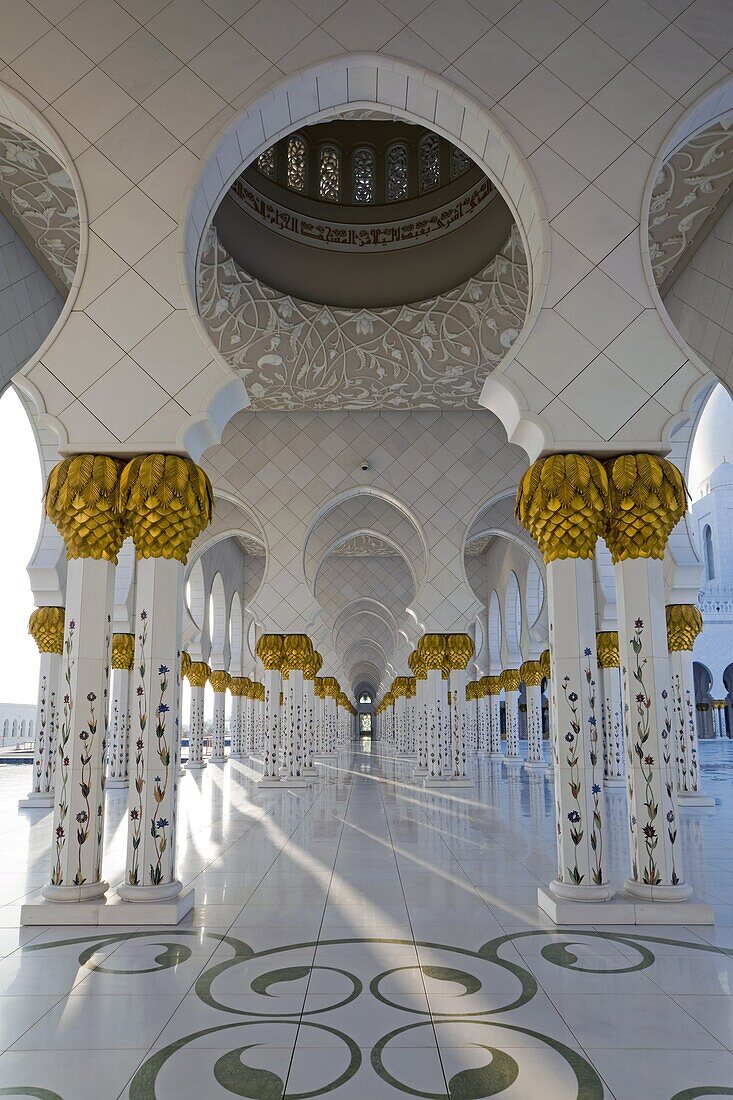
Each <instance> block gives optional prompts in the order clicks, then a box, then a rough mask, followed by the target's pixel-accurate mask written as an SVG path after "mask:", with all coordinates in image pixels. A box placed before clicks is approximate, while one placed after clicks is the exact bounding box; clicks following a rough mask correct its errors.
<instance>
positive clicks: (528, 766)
mask: <svg viewBox="0 0 733 1100" xmlns="http://www.w3.org/2000/svg"><path fill="white" fill-rule="evenodd" d="M524 770H525V771H526V772H545V771H547V762H546V761H545V760H525V762H524Z"/></svg>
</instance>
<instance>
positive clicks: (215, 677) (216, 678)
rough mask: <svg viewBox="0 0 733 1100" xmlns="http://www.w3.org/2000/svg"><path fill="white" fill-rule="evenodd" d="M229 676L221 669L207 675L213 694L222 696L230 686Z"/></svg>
mask: <svg viewBox="0 0 733 1100" xmlns="http://www.w3.org/2000/svg"><path fill="white" fill-rule="evenodd" d="M231 680H232V678H231V676H230V675H229V673H228V672H225V671H223V670H221V669H214V670H213V671H212V672H211V673H209V683H210V684H211V686H212V688H213V689H214V694H222V693H223V692H225V691H226V690H227V688H228V687H229V685H230V684H231Z"/></svg>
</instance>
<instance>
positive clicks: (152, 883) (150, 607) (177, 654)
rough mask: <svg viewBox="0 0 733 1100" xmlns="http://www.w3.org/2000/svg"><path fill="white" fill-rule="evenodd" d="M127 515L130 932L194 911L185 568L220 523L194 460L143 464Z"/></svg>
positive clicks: (129, 490)
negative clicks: (187, 865)
mask: <svg viewBox="0 0 733 1100" xmlns="http://www.w3.org/2000/svg"><path fill="white" fill-rule="evenodd" d="M120 498H121V507H122V509H123V511H124V513H125V519H126V526H127V529H128V530H129V531H130V533H131V535H132V538H133V541H134V543H135V550H136V553H137V559H138V560H137V570H136V585H135V619H136V623H137V632H136V640H135V666H134V673H133V675H134V682H135V685H136V686H135V695H136V696H137V699H138V710H137V716H133V726H132V730H133V736H134V739H135V753H134V757H133V758H132V759H131V764H130V773H131V781H130V802H129V806H130V810H129V828H128V840H127V866H126V870H125V882H124V884H123V885H121V886H118V888H117V893H118V894H119V896H120V897H121V898H122V900H123V902H125V903H127V904H129V905H130V910H129V913H127V914H125V915H124V916H123V917H122V921H121V923H132V922H138V923H141V924H147V923H153V924H159V923H160V924H163V923H166V924H169V923H173V924H175V923H176V922H177V921H179V920H180V919H181V917H183V916H184V915H185V914H186V913H187V912H189V911H190V910H191V909H192V907H193V902H194V895H193V891H192V890H187V891H186V892H185V893H183V892H182V891H183V884H182V882H181V881H180V879H178V878H177V877H176V825H177V789H178V765H179V755H180V742H181V736H180V732H181V731H180V721H179V714H180V691H181V648H182V645H181V635H182V625H183V589H184V565H185V562H186V558H187V555H188V551H189V549H190V547H191V543H192V542H193V540H194V539H195V538H196V536H197V535H199V534H200V533H201V531H203V530H204V529H205V528H206V527H207V526H208V525H209V523H210V521H211V506H212V491H211V485H210V483H209V479H208V478H207V477H206V475H205V474H204V472H203V470H201V469H200V468H199V467H198V466H196V464H195V463H194V462H191V460H190V459H184V458H180V457H178V456H177V455H162V454H152V455H141V456H139V457H138V458H134V459H132V461H131V462H129V463H128V464H127V466H126V467H125V469H124V470H123V472H122V476H121V478H120Z"/></svg>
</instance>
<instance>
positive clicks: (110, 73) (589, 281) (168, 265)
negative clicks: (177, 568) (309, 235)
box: [0, 0, 733, 455]
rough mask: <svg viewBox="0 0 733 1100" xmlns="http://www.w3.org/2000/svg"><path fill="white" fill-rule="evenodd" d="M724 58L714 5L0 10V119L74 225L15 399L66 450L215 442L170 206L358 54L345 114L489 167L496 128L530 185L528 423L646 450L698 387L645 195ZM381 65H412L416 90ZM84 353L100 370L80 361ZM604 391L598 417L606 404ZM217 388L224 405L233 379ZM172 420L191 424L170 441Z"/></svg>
mask: <svg viewBox="0 0 733 1100" xmlns="http://www.w3.org/2000/svg"><path fill="white" fill-rule="evenodd" d="M214 9H216V10H214ZM681 9H682V10H681ZM732 47H733V14H732V13H731V11H730V10H729V6H728V5H720V4H717V5H715V6H711V0H693V2H692V3H690V4H688V5H685V6H682V5H680V4H677V3H670V0H651V2H649V3H647V2H645V0H605V2H604V0H560V2H557V0H482V2H480V3H479V0H476V2H474V3H469V2H468V0H433V3H429V2H428V0H425V2H424V3H423V0H417V2H415V0H409V2H408V0H386V3H384V4H383V3H381V2H380V0H362V2H357V0H347V2H346V3H345V4H342V5H340V6H339V7H338V8H334V7H333V5H332V4H328V3H327V4H325V5H317V6H314V5H313V3H312V0H259V3H254V4H249V3H245V4H243V3H241V2H237V0H235V2H234V3H230V2H225V0H213V6H212V5H207V4H204V3H203V2H202V0H171V2H170V3H165V2H164V0H152V2H149V3H142V2H141V0H122V2H121V3H118V2H117V0H84V2H83V3H82V2H79V3H77V0H64V2H63V3H59V2H58V0H37V3H36V4H35V5H29V3H28V0H5V3H4V5H3V36H2V42H1V43H0V66H1V67H0V83H2V84H3V85H4V90H3V89H0V117H1V118H2V119H3V120H6V121H7V120H9V119H11V117H12V118H14V119H15V121H16V122H18V119H19V116H20V115H21V114H24V118H25V123H24V124H23V125H22V126H21V128H23V129H25V130H32V129H33V128H34V127H35V128H36V130H37V131H38V132H39V133H40V132H41V131H48V132H49V133H51V130H50V129H49V128H55V130H57V131H58V134H59V135H60V142H58V141H57V144H58V145H59V148H60V149H61V150H63V146H64V145H65V146H66V149H67V151H68V154H69V159H71V158H73V166H74V169H75V171H78V175H79V177H80V179H81V183H82V185H83V193H84V199H85V205H86V207H88V211H89V221H90V225H89V255H88V260H87V264H86V269H85V272H84V279H83V284H84V285H83V287H82V289H81V292H80V294H79V296H78V299H77V300H76V302H75V309H74V315H73V316H72V318H70V320H69V322H68V323H66V324H65V325H64V328H63V331H62V332H61V333H60V334H59V337H58V338H57V340H56V342H55V343H54V345H53V348H52V349H51V350H52V351H55V354H54V355H49V357H48V362H46V358H45V356H43V357H42V359H41V362H39V363H36V364H35V365H32V366H30V367H29V368H28V371H27V374H28V384H27V392H28V394H29V395H30V396H31V397H33V395H34V393H35V394H36V396H37V401H38V407H39V409H40V411H42V412H43V414H44V416H46V417H47V418H48V422H49V423H56V425H57V431H58V432H59V434H60V435H61V436H62V437H63V438H68V440H70V443H71V445H72V446H74V445H75V444H79V443H80V442H82V441H84V442H86V443H88V442H89V441H90V440H96V441H97V443H98V445H99V446H100V447H101V446H107V447H109V448H111V449H118V450H123V449H127V450H130V449H135V448H138V449H142V448H144V447H146V446H148V447H149V446H150V445H151V443H153V442H155V444H156V445H160V446H163V445H169V446H172V445H174V444H175V442H176V440H177V439H178V437H179V434H180V438H181V439H183V438H185V439H186V440H188V441H189V442H190V445H191V447H192V449H193V451H194V453H195V454H197V455H199V454H201V453H202V451H203V450H204V449H205V448H206V447H207V446H209V445H210V444H211V441H212V439H213V438H216V436H217V433H218V432H219V431H220V430H221V427H222V423H223V421H224V419H225V417H223V416H222V415H221V401H222V398H221V390H222V387H226V386H229V385H230V379H229V376H228V375H227V374H226V373H225V372H224V371H223V368H222V364H221V363H220V362H218V361H217V359H216V358H215V357H214V355H213V354H212V350H213V349H211V348H209V347H207V345H206V344H205V343H203V342H201V341H200V339H199V337H200V334H199V332H198V330H197V328H196V325H195V322H192V319H191V317H190V316H189V314H188V311H187V309H186V304H185V300H184V297H183V295H182V292H181V287H180V280H179V277H178V266H177V263H178V261H177V247H178V243H179V229H180V230H181V232H182V233H185V231H186V230H185V228H184V229H181V226H180V223H181V219H182V213H181V211H182V207H183V200H184V195H185V193H186V189H187V188H188V187H189V186H191V185H193V183H194V182H195V181H196V180H197V178H198V177H199V176H202V175H203V169H205V168H206V169H207V170H208V168H209V167H210V165H209V164H208V163H205V162H204V155H205V154H206V153H207V150H208V149H209V147H210V144H211V142H212V140H213V139H215V138H216V136H217V135H220V134H221V133H222V131H223V129H225V128H226V127H227V126H228V125H229V124H230V123H231V122H232V121H233V119H234V118H235V117H236V116H237V115H239V114H241V112H242V110H243V109H244V108H245V107H248V106H249V107H251V112H250V114H249V115H248V116H247V120H245V121H246V122H247V124H249V122H250V121H251V123H252V125H253V126H254V125H257V126H259V127H260V132H261V133H262V135H263V139H266V137H267V134H268V133H274V132H276V131H277V129H278V128H279V127H289V126H291V125H295V123H294V121H293V118H292V114H297V113H298V111H301V112H303V111H305V112H307V111H310V110H313V109H319V108H322V109H324V110H328V109H329V108H328V104H329V103H334V105H335V106H336V107H338V108H339V109H340V110H343V109H346V107H347V106H348V104H347V103H345V102H343V99H344V96H343V94H342V92H341V90H340V85H341V83H344V82H345V79H344V69H343V67H341V68H339V66H338V63H337V62H334V61H333V60H332V59H333V58H335V57H337V56H338V55H340V54H342V53H343V52H344V51H349V52H352V53H358V52H359V51H361V53H360V54H359V60H360V61H361V62H362V64H361V69H359V67H358V66H357V65H354V69H353V73H352V74H351V75H352V76H353V86H352V88H351V93H352V98H353V97H355V96H358V97H359V98H358V100H355V101H354V102H353V108H354V109H375V110H382V111H387V112H389V111H390V109H392V110H397V111H400V110H405V111H409V110H412V109H414V110H415V111H416V112H417V111H418V108H419V109H420V110H421V111H422V115H421V117H425V116H426V115H427V114H429V113H431V112H432V115H433V119H434V122H435V125H436V126H438V127H440V129H441V132H444V133H445V134H446V135H447V136H448V137H450V138H452V139H454V140H455V141H456V143H457V144H459V145H460V146H461V147H463V148H466V149H470V150H476V149H477V148H478V147H481V148H480V149H479V151H480V152H481V153H482V155H483V152H485V151H486V146H487V141H488V142H491V141H494V140H496V138H497V135H501V134H503V133H504V132H506V134H508V135H509V137H510V138H511V140H512V141H514V142H515V143H517V145H518V146H519V147H520V149H521V153H522V155H523V157H524V158H525V159H526V162H527V164H528V165H529V169H530V170H531V171H532V173H533V174H534V178H535V179H536V181H537V186H538V191H539V194H540V196H541V200H542V202H543V203H544V207H545V210H546V213H547V217H548V219H549V225H550V233H549V239H550V245H551V251H552V265H551V272H550V280H549V285H548V288H547V294H546V296H545V299H544V303H543V305H544V309H543V314H547V316H546V317H543V318H541V323H539V324H538V326H537V330H536V332H533V333H532V334H531V336H530V338H529V339H528V340H527V343H526V344H525V345H524V347H523V349H522V350H523V352H524V354H523V355H522V356H521V357H519V359H518V360H517V361H516V362H515V363H512V364H511V367H510V368H509V367H508V368H507V377H508V378H510V380H511V382H512V383H513V384H514V385H515V386H516V388H517V393H518V395H519V396H518V397H517V402H518V405H517V407H518V408H519V412H520V413H521V414H522V415H523V416H524V414H525V413H526V414H527V415H537V416H539V415H540V414H542V417H543V419H544V421H545V422H546V424H547V425H548V429H549V431H550V432H551V433H553V434H554V438H555V440H556V441H558V442H562V441H563V440H565V441H567V440H576V441H582V440H586V441H589V440H600V441H604V440H611V441H613V443H614V444H615V445H622V444H624V443H625V442H633V441H638V440H639V439H642V438H649V437H651V438H652V439H653V438H654V437H655V436H656V438H659V437H660V435H661V429H662V425H663V423H664V421H665V420H666V419H667V418H668V417H669V415H674V414H676V413H677V412H678V411H679V410H680V409H681V408H683V407H684V403H685V399H686V395H687V393H688V392H689V391H690V388H691V387H692V386H693V385H694V383H695V381H696V379H697V378H698V377H699V371H698V368H697V366H696V365H695V364H694V363H693V364H692V365H690V364H688V363H687V362H686V361H685V356H684V354H682V355H681V357H680V356H677V352H676V350H675V349H673V348H672V346H671V344H670V337H669V336H668V335H667V334H666V332H663V331H661V328H660V326H659V325H657V324H656V322H657V321H658V317H657V316H656V313H655V306H654V302H653V301H652V300H650V298H649V294H648V285H647V282H646V280H645V277H644V272H643V267H642V262H641V258H640V255H639V249H638V247H637V245H638V241H637V239H636V234H637V227H638V223H639V220H640V219H641V220H644V219H645V218H646V211H645V210H643V209H642V193H643V189H644V182H645V180H646V177H647V175H648V173H649V171H650V168H651V166H652V164H653V162H654V160H655V157H656V156H657V154H658V152H659V150H660V147H661V146H662V145H663V144H667V143H669V147H670V148H673V147H676V146H677V145H678V144H679V137H680V134H681V133H683V132H688V133H690V134H692V133H694V132H695V131H696V130H699V129H701V128H702V127H705V126H707V125H709V123H710V122H711V121H713V119H714V117H715V115H714V112H715V111H717V114H720V113H721V111H722V109H723V108H724V107H725V104H724V103H723V102H722V100H721V94H720V92H719V91H718V90H717V89H718V87H719V86H720V82H721V81H723V80H726V79H728V78H729V76H730V71H731V64H730V62H731V49H732ZM364 51H374V52H376V55H377V56H380V55H381V58H382V59H383V64H381V62H380V65H381V67H380V68H377V67H376V65H373V64H372V63H371V60H368V59H365V57H364ZM394 57H403V58H406V59H407V62H408V63H409V65H411V66H412V68H411V69H410V73H409V79H407V78H406V77H405V72H406V71H407V70H406V69H405V70H402V69H399V71H398V67H397V66H395V64H394V62H393V61H392V58H394ZM311 63H322V66H323V67H322V70H321V73H320V76H319V79H318V81H316V82H314V83H313V85H311V84H308V86H307V89H308V90H307V92H306V84H305V82H302V84H301V88H302V94H301V95H300V96H298V95H296V94H295V93H293V96H292V97H291V99H292V102H291V103H288V102H287V101H285V102H283V98H282V96H280V97H278V96H276V95H274V94H271V92H272V89H273V88H274V87H275V86H276V84H277V82H278V81H279V80H281V79H283V77H285V76H286V75H287V74H297V73H299V72H300V70H302V69H303V67H304V66H307V65H309V64H311ZM419 72H422V74H423V76H422V77H419V76H418V73H419ZM426 73H427V74H430V73H435V74H441V77H442V78H444V79H445V81H446V83H445V85H443V86H441V87H440V89H439V90H438V87H437V85H436V84H435V81H434V80H433V78H432V77H426V76H425V74H426ZM431 81H432V83H431ZM312 87H315V89H316V94H320V95H321V96H322V100H321V101H320V102H319V101H312V100H309V99H308V95H310V91H311V88H312ZM293 88H295V85H293ZM8 89H9V90H8ZM15 89H17V90H18V91H19V92H20V94H21V95H23V96H25V97H26V98H27V100H28V101H29V103H30V107H24V106H23V104H21V103H20V102H19V100H18V98H17V95H16V94H15V91H14V90H15ZM708 93H709V96H708V102H706V103H705V104H704V105H703V106H702V107H699V108H698V106H697V105H698V104H701V103H702V101H703V99H704V97H705V96H706V95H708ZM329 94H330V98H329ZM725 94H726V95H727V92H726V93H725ZM345 95H348V90H347V91H346V93H345ZM408 96H409V103H408ZM11 99H12V100H13V103H12V104H10V105H9V103H10V100H11ZM726 102H727V101H726ZM693 105H695V106H694V107H693ZM484 111H488V112H489V114H488V115H487V114H485V113H483V112H484ZM490 122H491V125H490ZM492 127H493V128H492ZM669 135H671V136H669ZM227 156H229V158H230V162H231V157H232V156H235V150H234V148H233V146H232V145H231V144H230V145H229V146H220V147H219V157H218V160H217V171H219V172H220V173H221V171H222V168H221V167H219V162H220V163H221V165H222V166H223V167H224V169H226V171H227V174H228V173H229V168H228V166H227ZM60 158H61V161H62V162H64V160H65V158H64V156H62V155H61V154H60ZM518 163H519V162H518V161H513V162H512V165H511V169H510V170H509V168H508V166H507V172H508V175H507V178H508V179H510V177H511V176H512V174H513V173H514V172H515V169H516V167H517V164H518ZM238 167H239V165H235V164H231V172H234V171H236V170H237V168H238ZM505 174H507V173H505ZM208 182H209V181H208V179H207V183H208ZM502 182H503V181H502ZM510 182H511V179H510ZM215 199H216V195H213V196H212V201H215ZM528 199H529V195H528V196H527V200H528ZM131 227H132V228H131ZM205 227H206V226H205V224H202V225H201V226H200V231H201V232H203V231H204V230H205ZM535 230H536V231H539V227H535ZM533 257H534V251H533ZM547 260H548V261H549V257H547ZM131 318H134V319H135V323H134V325H131V323H130V319H131ZM601 318H602V319H603V321H604V323H603V325H600V324H599V320H600V319H601ZM628 329H630V330H631V332H630V336H629V337H627V338H626V341H624V340H621V341H619V337H620V336H622V334H623V333H624V332H625V331H626V330H628ZM97 330H98V331H97ZM90 335H94V336H95V338H96V339H97V341H98V343H99V345H100V354H99V355H95V356H93V357H91V358H89V357H86V358H85V356H84V354H83V353H84V349H85V348H86V347H87V346H88V344H89V338H90ZM110 345H113V346H110ZM599 345H600V346H599ZM635 347H636V349H637V350H636V351H635V350H634V348H635ZM650 348H651V349H652V350H653V352H654V354H651V355H650V354H649V349H650ZM115 349H117V351H115ZM681 350H682V352H683V353H684V349H681ZM604 378H605V379H606V380H607V381H608V384H609V391H610V392H611V394H612V400H609V401H608V402H606V403H604V404H603V407H602V408H600V407H599V403H598V402H595V401H594V395H595V394H596V393H597V392H598V387H599V385H600V384H601V383H602V380H603V379H604ZM227 393H228V395H229V398H230V399H229V402H228V404H229V408H230V409H233V408H235V407H236V403H237V401H238V400H239V401H241V400H242V397H241V393H242V389H241V384H240V387H239V388H238V389H234V388H232V389H230V390H228V391H227ZM128 394H130V395H132V394H135V399H134V400H133V398H132V396H130V398H129V399H128V398H127V396H126V395H128ZM217 394H218V395H219V397H218V404H217ZM119 395H122V398H120V396H119ZM211 395H214V396H213V397H212V396H211ZM497 407H498V406H497ZM502 415H503V414H502ZM189 417H194V418H199V417H202V418H203V419H202V420H199V419H196V420H195V421H194V423H193V424H192V425H190V426H189V429H186V428H185V425H186V423H187V420H188V418H189ZM525 419H526V417H525ZM516 438H517V439H519V438H520V436H517V437H516ZM179 445H180V443H179Z"/></svg>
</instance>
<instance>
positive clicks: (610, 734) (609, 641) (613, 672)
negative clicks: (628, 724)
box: [596, 630, 626, 787]
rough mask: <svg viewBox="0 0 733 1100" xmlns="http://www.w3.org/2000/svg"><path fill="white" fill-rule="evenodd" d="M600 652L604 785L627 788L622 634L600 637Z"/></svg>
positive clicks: (601, 634)
mask: <svg viewBox="0 0 733 1100" xmlns="http://www.w3.org/2000/svg"><path fill="white" fill-rule="evenodd" d="M596 647H597V651H598V680H599V684H598V695H599V697H600V699H601V717H602V721H603V785H604V786H605V787H625V786H626V769H625V766H624V712H623V703H622V700H621V669H620V658H619V651H618V632H617V631H615V630H602V631H599V633H598V634H596Z"/></svg>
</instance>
